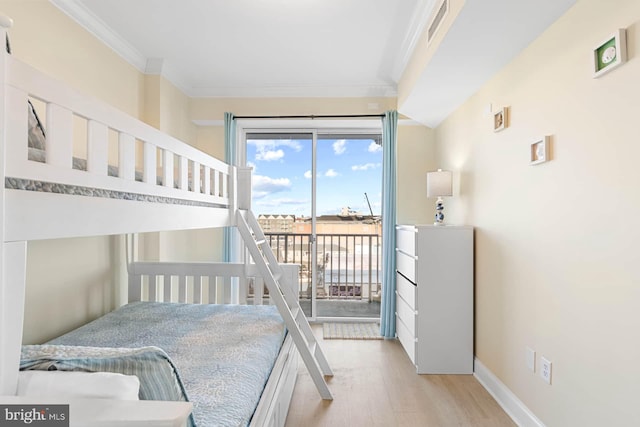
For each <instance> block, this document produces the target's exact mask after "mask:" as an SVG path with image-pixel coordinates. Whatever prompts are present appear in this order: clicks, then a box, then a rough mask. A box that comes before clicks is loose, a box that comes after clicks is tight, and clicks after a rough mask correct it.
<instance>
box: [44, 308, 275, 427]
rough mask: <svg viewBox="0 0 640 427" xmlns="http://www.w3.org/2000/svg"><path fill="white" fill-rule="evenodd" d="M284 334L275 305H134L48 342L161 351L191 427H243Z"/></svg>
mask: <svg viewBox="0 0 640 427" xmlns="http://www.w3.org/2000/svg"><path fill="white" fill-rule="evenodd" d="M284 336H285V328H284V323H283V321H282V318H281V317H280V314H279V313H278V311H277V309H276V308H275V307H274V306H249V305H213V304H209V305H204V304H203V305H196V304H178V303H151V302H137V303H131V304H128V305H125V306H124V307H121V308H119V309H118V310H115V311H114V312H112V313H109V314H107V315H106V316H103V317H101V318H99V319H97V320H95V321H93V322H91V323H88V324H87V325H84V326H82V327H80V328H79V329H76V330H74V331H72V332H69V333H68V334H65V335H63V336H61V337H59V338H56V339H54V340H52V341H50V342H49V343H47V344H57V345H72V346H91V347H128V348H136V347H146V346H155V347H159V348H161V349H162V350H164V351H165V352H166V353H167V355H168V356H169V357H170V359H171V361H172V362H173V363H174V364H175V366H176V368H177V371H178V374H179V377H180V379H181V380H182V383H183V384H184V389H185V391H186V394H187V398H188V399H189V401H190V402H192V403H193V405H194V410H193V418H194V421H195V424H196V425H197V426H201V427H213V426H245V425H247V424H248V423H249V422H250V421H251V417H252V415H253V413H254V411H255V409H256V406H257V404H258V401H259V400H260V395H261V394H262V390H263V389H264V385H265V384H266V382H267V379H268V378H269V375H270V373H271V369H272V368H273V365H274V362H275V360H276V358H277V356H278V353H279V351H280V348H281V346H282V342H283V340H284Z"/></svg>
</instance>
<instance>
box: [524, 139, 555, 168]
mask: <svg viewBox="0 0 640 427" xmlns="http://www.w3.org/2000/svg"><path fill="white" fill-rule="evenodd" d="M550 140H551V137H550V136H545V137H543V138H541V139H538V140H536V141H534V142H532V143H531V148H530V150H529V164H530V165H537V164H539V163H544V162H547V161H549V160H550V157H549V155H550V153H549V145H550Z"/></svg>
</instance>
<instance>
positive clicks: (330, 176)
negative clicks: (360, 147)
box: [324, 169, 340, 178]
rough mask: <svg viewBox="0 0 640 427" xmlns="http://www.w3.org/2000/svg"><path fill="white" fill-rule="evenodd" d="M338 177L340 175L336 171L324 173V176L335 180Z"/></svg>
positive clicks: (331, 170) (330, 170)
mask: <svg viewBox="0 0 640 427" xmlns="http://www.w3.org/2000/svg"><path fill="white" fill-rule="evenodd" d="M338 175H340V174H339V173H338V172H336V171H334V170H333V169H329V170H328V171H326V172H325V173H324V176H328V177H329V178H335V177H336V176H338Z"/></svg>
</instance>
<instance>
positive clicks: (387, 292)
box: [380, 110, 398, 338]
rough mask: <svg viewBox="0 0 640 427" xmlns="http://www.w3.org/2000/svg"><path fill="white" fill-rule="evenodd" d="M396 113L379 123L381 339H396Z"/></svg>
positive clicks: (389, 112)
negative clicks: (380, 127) (380, 174)
mask: <svg viewBox="0 0 640 427" xmlns="http://www.w3.org/2000/svg"><path fill="white" fill-rule="evenodd" d="M397 134H398V112H397V111H395V110H394V111H387V112H386V113H385V115H384V117H383V119H382V153H383V154H382V158H383V160H382V161H383V163H382V302H381V306H380V335H382V336H383V337H385V338H394V337H395V335H396V316H395V313H396V298H395V295H396V254H395V248H396V167H397V164H396V143H397Z"/></svg>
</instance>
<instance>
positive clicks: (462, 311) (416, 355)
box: [396, 225, 473, 374]
mask: <svg viewBox="0 0 640 427" xmlns="http://www.w3.org/2000/svg"><path fill="white" fill-rule="evenodd" d="M396 279H397V280H396V283H397V290H396V330H397V332H396V333H397V335H398V339H399V340H400V342H401V343H402V346H403V347H404V349H405V350H406V352H407V354H408V355H409V358H410V359H411V361H412V362H413V363H414V364H415V365H416V370H417V372H418V373H419V374H471V373H473V227H468V226H450V225H446V226H434V225H398V226H397V227H396Z"/></svg>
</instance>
